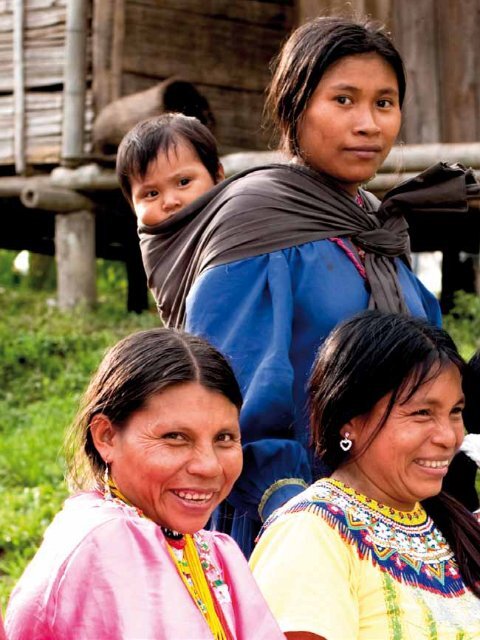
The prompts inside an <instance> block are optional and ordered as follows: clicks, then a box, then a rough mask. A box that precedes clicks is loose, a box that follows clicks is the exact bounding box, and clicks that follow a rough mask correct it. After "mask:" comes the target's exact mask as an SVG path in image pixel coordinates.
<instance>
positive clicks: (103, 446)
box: [90, 413, 118, 464]
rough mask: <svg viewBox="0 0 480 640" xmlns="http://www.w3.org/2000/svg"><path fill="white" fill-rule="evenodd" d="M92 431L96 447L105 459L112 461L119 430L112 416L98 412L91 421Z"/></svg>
mask: <svg viewBox="0 0 480 640" xmlns="http://www.w3.org/2000/svg"><path fill="white" fill-rule="evenodd" d="M90 433H91V434H92V440H93V444H94V445H95V449H96V450H97V451H98V453H99V454H100V455H101V456H102V458H103V461H104V462H105V463H107V464H108V463H110V462H112V458H113V450H114V448H115V439H116V436H117V433H118V432H117V429H115V427H114V426H113V424H112V422H111V421H110V418H107V416H106V415H104V414H103V413H97V415H96V416H94V418H93V419H92V421H91V422H90Z"/></svg>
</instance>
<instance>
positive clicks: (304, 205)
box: [139, 163, 478, 327]
mask: <svg viewBox="0 0 480 640" xmlns="http://www.w3.org/2000/svg"><path fill="white" fill-rule="evenodd" d="M468 184H475V185H476V183H475V178H474V176H473V172H472V171H471V170H465V169H464V168H463V167H460V166H457V165H455V166H448V165H446V164H443V163H439V164H437V165H435V166H433V167H431V168H430V169H427V171H424V172H423V173H422V174H420V175H419V176H417V177H416V178H414V179H412V180H408V181H406V182H404V183H402V184H401V185H399V186H398V187H396V188H395V189H392V190H391V191H389V192H388V193H387V194H386V196H385V197H384V199H383V201H382V203H381V204H380V207H379V208H377V207H378V204H377V202H378V201H377V202H375V201H376V199H375V198H374V197H373V196H372V195H371V194H368V193H366V192H362V194H363V196H364V200H365V202H366V204H367V207H366V209H364V208H362V207H360V206H358V205H357V204H356V202H355V200H354V199H353V198H352V197H351V196H350V195H349V194H348V193H346V192H345V191H343V190H342V189H340V188H339V187H338V185H336V184H335V183H334V182H333V181H332V180H331V179H329V178H327V177H325V176H322V175H320V174H318V173H316V172H314V171H312V170H311V169H308V168H307V167H304V166H301V165H295V164H289V165H268V166H263V167H257V168H253V169H249V170H247V171H244V172H242V173H240V174H237V175H235V176H233V177H232V178H229V179H228V180H226V181H224V182H222V183H220V184H218V185H216V186H215V187H214V188H213V189H211V190H210V191H208V192H207V193H205V194H204V195H203V196H201V197H200V198H198V199H197V200H195V201H194V202H193V203H192V204H191V205H189V206H188V207H185V209H183V210H182V211H181V212H179V213H178V214H176V215H174V216H172V218H170V219H168V220H166V221H165V222H162V223H161V224H158V225H155V226H145V225H144V226H140V227H139V235H140V246H141V250H142V256H143V262H144V266H145V271H146V273H147V277H148V283H149V287H150V288H151V290H152V292H153V294H154V296H155V299H156V301H157V306H158V309H159V311H160V315H161V317H162V319H163V321H164V322H165V324H166V325H168V326H173V327H182V326H183V324H184V321H185V300H186V297H187V295H188V293H189V291H190V289H191V287H192V285H193V284H194V282H195V280H196V279H197V278H198V277H199V275H200V274H201V273H203V272H204V271H205V270H206V269H207V268H209V267H213V266H216V265H220V264H227V263H229V262H234V261H236V260H242V259H245V258H251V257H254V256H258V255H262V254H265V253H270V252H272V251H278V250H280V249H285V248H287V247H293V246H297V245H301V244H304V243H307V242H312V241H316V240H323V239H325V238H331V237H341V236H348V237H350V238H352V240H353V242H354V243H355V244H356V245H357V246H358V247H360V248H362V249H364V250H365V252H366V258H365V269H366V273H367V280H368V283H369V286H370V290H371V297H370V307H371V308H377V309H380V310H382V311H390V312H406V311H407V309H406V305H405V301H404V299H403V295H402V291H401V288H400V284H399V282H398V278H397V273H396V268H395V263H394V261H393V258H395V257H397V256H398V257H401V258H403V259H404V260H405V261H406V262H407V264H408V263H409V237H408V232H407V229H408V225H407V222H406V220H405V218H404V217H403V213H404V212H405V211H415V212H421V211H425V212H429V213H435V212H439V211H454V210H458V211H465V210H466V209H467V208H468V204H467V185H468ZM476 187H477V191H478V185H476Z"/></svg>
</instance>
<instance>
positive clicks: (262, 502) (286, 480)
mask: <svg viewBox="0 0 480 640" xmlns="http://www.w3.org/2000/svg"><path fill="white" fill-rule="evenodd" d="M289 484H293V485H299V486H300V487H303V488H304V489H306V488H307V486H308V485H307V483H306V482H305V480H302V478H283V479H282V480H277V481H276V482H274V483H273V484H271V485H270V486H269V487H268V489H266V490H265V491H264V493H263V496H262V499H261V500H260V502H259V504H258V515H259V516H260V522H263V521H264V517H263V510H264V509H265V505H266V504H267V502H268V500H269V498H271V497H272V496H273V494H274V493H275V491H277V490H278V489H280V488H281V487H286V486H287V485H289Z"/></svg>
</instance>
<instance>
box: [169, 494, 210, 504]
mask: <svg viewBox="0 0 480 640" xmlns="http://www.w3.org/2000/svg"><path fill="white" fill-rule="evenodd" d="M174 493H175V494H176V495H177V496H178V497H179V498H183V500H193V501H198V502H202V501H206V500H210V498H211V497H212V496H213V493H212V492H211V493H197V492H194V491H192V492H190V491H174Z"/></svg>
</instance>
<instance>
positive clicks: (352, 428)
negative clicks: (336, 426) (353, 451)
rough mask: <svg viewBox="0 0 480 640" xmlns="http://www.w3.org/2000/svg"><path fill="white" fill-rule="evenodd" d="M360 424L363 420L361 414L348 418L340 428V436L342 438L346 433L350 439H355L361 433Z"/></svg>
mask: <svg viewBox="0 0 480 640" xmlns="http://www.w3.org/2000/svg"><path fill="white" fill-rule="evenodd" d="M362 424H363V421H362V418H361V416H356V417H355V418H352V419H351V420H349V421H348V422H347V424H345V425H343V427H342V428H341V429H340V435H341V436H342V438H344V437H345V436H346V435H347V433H348V437H349V438H350V440H355V439H356V438H358V436H359V434H360V433H361V429H362Z"/></svg>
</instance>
